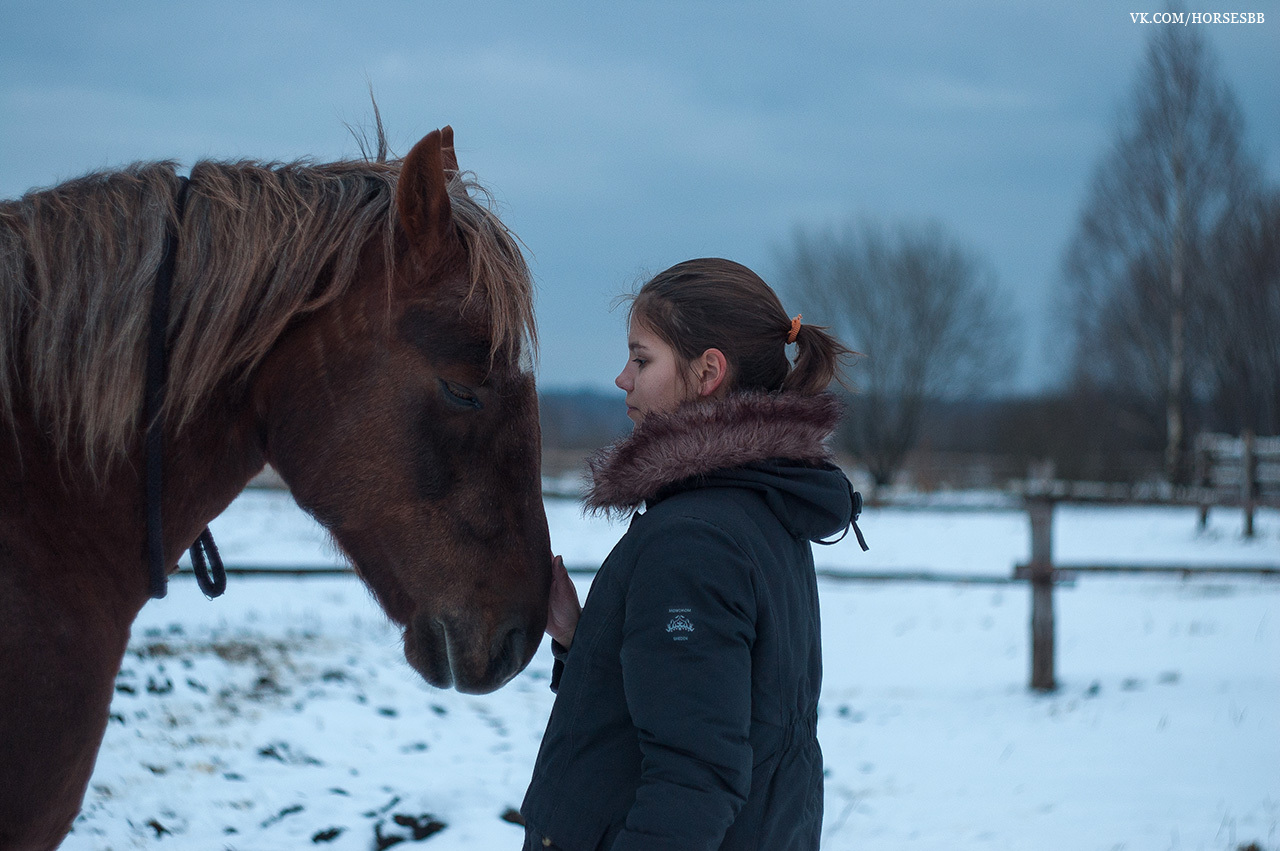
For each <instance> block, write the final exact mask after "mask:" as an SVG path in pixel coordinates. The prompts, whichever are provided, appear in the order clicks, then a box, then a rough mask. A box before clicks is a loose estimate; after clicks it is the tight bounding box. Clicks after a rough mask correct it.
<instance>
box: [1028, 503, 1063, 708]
mask: <svg viewBox="0 0 1280 851" xmlns="http://www.w3.org/2000/svg"><path fill="white" fill-rule="evenodd" d="M1027 514H1028V516H1029V517H1030V520H1031V570H1030V580H1031V688H1032V689H1033V690H1035V691H1041V692H1050V691H1054V690H1055V689H1057V687H1058V684H1057V682H1056V680H1055V678H1054V670H1053V657H1054V648H1053V499H1052V497H1049V496H1037V497H1032V498H1031V499H1029V500H1028V501H1027Z"/></svg>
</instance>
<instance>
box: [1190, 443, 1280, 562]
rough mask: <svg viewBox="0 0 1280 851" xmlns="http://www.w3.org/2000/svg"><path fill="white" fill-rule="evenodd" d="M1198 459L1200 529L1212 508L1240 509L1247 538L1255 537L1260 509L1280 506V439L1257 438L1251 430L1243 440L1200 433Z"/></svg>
mask: <svg viewBox="0 0 1280 851" xmlns="http://www.w3.org/2000/svg"><path fill="white" fill-rule="evenodd" d="M1195 457H1196V465H1195V466H1196V485H1197V487H1198V489H1199V492H1200V528H1202V529H1203V528H1204V526H1205V524H1206V523H1208V521H1209V509H1210V508H1211V507H1212V506H1215V505H1232V506H1240V507H1241V508H1242V509H1243V510H1244V534H1245V537H1246V538H1252V537H1253V515H1254V512H1255V511H1256V510H1257V508H1258V506H1259V505H1269V506H1280V437H1255V436H1254V434H1253V432H1250V431H1246V432H1245V433H1244V434H1243V435H1242V436H1240V437H1232V436H1231V435H1229V434H1201V435H1200V436H1198V437H1197V438H1196V456H1195Z"/></svg>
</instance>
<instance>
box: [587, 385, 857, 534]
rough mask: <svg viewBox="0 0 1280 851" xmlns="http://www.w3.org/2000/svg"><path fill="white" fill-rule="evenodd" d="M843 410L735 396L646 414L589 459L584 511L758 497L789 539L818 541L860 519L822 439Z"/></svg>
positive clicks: (795, 398) (795, 399) (818, 398)
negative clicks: (725, 493)
mask: <svg viewBox="0 0 1280 851" xmlns="http://www.w3.org/2000/svg"><path fill="white" fill-rule="evenodd" d="M841 413H842V408H841V405H840V402H839V400H838V399H837V398H836V397H835V396H833V395H832V394H830V393H819V394H816V395H812V396H802V395H799V394H796V393H778V394H764V393H734V394H730V395H729V396H726V397H725V398H723V399H719V400H714V401H699V402H692V403H687V404H685V405H682V406H680V407H679V408H677V409H676V410H674V411H672V412H670V413H665V414H649V415H648V416H646V417H645V418H644V421H643V422H642V423H641V424H640V425H638V426H636V428H635V430H634V431H633V432H632V433H631V435H630V436H629V437H626V438H624V439H623V440H621V441H619V442H618V443H615V444H613V445H612V446H610V447H608V448H606V449H604V450H602V451H601V452H599V453H597V454H596V455H595V456H593V457H592V458H591V459H589V460H588V462H587V463H588V466H589V467H590V470H591V479H592V484H591V488H590V490H589V491H588V493H587V498H586V507H587V509H588V510H589V511H594V512H617V513H622V514H625V513H628V512H631V511H635V510H636V509H638V508H639V507H640V506H641V504H643V503H646V502H648V503H653V502H655V501H658V500H661V499H663V498H664V497H666V496H669V495H671V494H672V493H675V492H678V491H681V490H686V489H689V488H695V487H717V486H733V487H745V488H749V489H751V490H756V491H758V492H760V493H761V494H762V495H763V496H764V498H765V500H766V502H767V503H768V504H769V506H770V508H771V509H772V510H773V512H774V514H776V515H777V516H778V519H779V520H780V521H781V522H782V523H783V525H784V526H785V527H786V528H787V530H788V531H789V532H790V533H791V534H793V535H797V536H803V537H805V538H808V539H810V540H817V539H819V538H823V537H826V536H829V535H832V534H836V533H838V532H840V531H841V530H842V529H844V528H846V527H847V526H848V525H849V524H850V522H851V521H853V520H854V519H856V517H857V513H856V511H857V508H856V507H855V504H854V503H855V501H860V500H856V498H855V496H854V493H853V489H852V487H851V486H850V485H849V481H848V479H846V478H845V476H844V474H843V473H842V472H840V470H839V469H838V468H837V467H835V466H834V465H833V464H832V463H831V461H832V458H831V452H830V450H829V448H828V447H827V440H828V438H829V437H830V436H831V434H832V432H834V431H835V428H836V425H837V424H838V423H839V421H840V415H841Z"/></svg>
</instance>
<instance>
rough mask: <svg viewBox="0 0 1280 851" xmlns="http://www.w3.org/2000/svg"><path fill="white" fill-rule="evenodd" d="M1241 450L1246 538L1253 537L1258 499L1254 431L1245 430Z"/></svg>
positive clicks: (1241, 492) (1242, 499) (1241, 484)
mask: <svg viewBox="0 0 1280 851" xmlns="http://www.w3.org/2000/svg"><path fill="white" fill-rule="evenodd" d="M1241 442H1242V443H1243V444H1244V446H1243V447H1242V448H1241V450H1240V488H1241V490H1240V502H1241V504H1242V505H1243V506H1244V536H1245V537H1246V538H1252V537H1253V512H1254V509H1255V508H1256V507H1257V499H1258V487H1257V481H1258V459H1257V458H1256V457H1255V455H1254V451H1253V449H1254V446H1253V430H1252V429H1245V432H1244V438H1243V440H1242V441H1241Z"/></svg>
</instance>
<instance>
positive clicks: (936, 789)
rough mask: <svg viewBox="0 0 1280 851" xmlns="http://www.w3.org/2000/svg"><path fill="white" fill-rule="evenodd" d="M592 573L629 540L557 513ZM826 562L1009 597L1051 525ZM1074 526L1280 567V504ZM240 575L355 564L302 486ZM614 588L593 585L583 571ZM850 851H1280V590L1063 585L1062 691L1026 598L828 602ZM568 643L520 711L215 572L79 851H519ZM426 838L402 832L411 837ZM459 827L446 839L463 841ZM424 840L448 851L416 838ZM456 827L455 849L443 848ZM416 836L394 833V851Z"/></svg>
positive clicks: (1017, 520)
mask: <svg viewBox="0 0 1280 851" xmlns="http://www.w3.org/2000/svg"><path fill="white" fill-rule="evenodd" d="M547 511H548V519H549V522H550V524H551V529H552V540H553V543H554V546H555V548H556V551H557V552H559V553H561V554H563V555H564V557H565V561H566V563H568V564H569V565H570V566H576V567H578V568H580V569H584V568H588V567H590V566H592V565H597V564H599V562H600V561H601V560H602V559H603V557H604V555H605V554H606V553H607V552H608V550H609V548H610V547H611V546H612V544H613V543H614V541H616V540H617V538H618V537H619V536H620V535H621V533H622V531H623V530H624V528H625V526H624V525H623V524H619V523H616V522H610V521H608V520H604V519H598V518H594V519H593V518H584V517H583V516H582V513H581V510H580V508H579V506H578V504H577V503H576V502H573V501H571V500H560V499H551V500H548V504H547ZM860 525H861V526H862V528H863V530H864V531H865V533H866V536H867V538H868V541H869V543H870V544H871V546H872V549H871V551H870V552H868V553H862V552H861V551H859V550H858V548H857V545H856V543H854V542H853V541H852V538H850V539H848V540H845V541H842V542H841V543H839V544H836V545H834V546H832V547H819V548H815V558H816V560H817V562H818V564H819V566H820V568H823V569H824V570H826V571H829V572H830V573H832V574H839V573H841V572H847V571H851V570H857V571H891V570H912V571H916V570H927V571H929V572H933V573H946V574H952V575H954V576H956V577H960V578H972V577H987V578H989V579H990V580H998V579H1004V578H1007V577H1009V575H1010V574H1011V572H1012V568H1013V566H1014V565H1015V564H1018V563H1020V562H1022V561H1025V560H1026V558H1027V553H1028V549H1029V547H1028V540H1027V537H1028V533H1027V521H1026V516H1025V515H1024V514H1022V513H1020V512H1017V511H1013V510H1009V509H1000V508H994V509H989V510H980V511H964V512H960V511H952V510H945V509H930V508H920V509H912V510H902V509H889V508H886V509H871V510H868V511H866V512H865V513H864V515H863V518H862V521H861V522H860ZM1257 528H1258V535H1257V537H1255V538H1254V539H1253V540H1251V541H1246V540H1245V539H1243V538H1242V537H1241V520H1240V516H1239V512H1238V511H1230V510H1227V509H1222V510H1218V511H1215V512H1214V513H1213V515H1212V516H1211V522H1210V526H1209V528H1208V529H1207V530H1206V531H1205V532H1203V533H1197V531H1196V528H1195V511H1194V509H1169V508H1150V507H1148V508H1121V507H1107V508H1089V507H1081V506H1062V507H1060V508H1059V510H1058V514H1057V519H1056V521H1055V528H1054V534H1055V548H1054V550H1055V558H1056V560H1057V561H1058V562H1060V563H1064V564H1065V563H1069V562H1074V563H1088V562H1105V563H1119V564H1125V563H1128V564H1152V563H1161V562H1165V563H1170V564H1230V565H1241V564H1254V565H1263V564H1271V565H1275V564H1280V512H1275V511H1264V512H1262V513H1261V514H1260V515H1259V516H1258V518H1257ZM213 532H214V535H215V537H216V538H217V540H218V543H219V546H220V547H221V549H222V551H223V554H224V557H225V558H226V560H227V563H228V564H229V565H235V564H252V565H259V566H269V565H277V566H286V565H299V564H309V565H318V566H328V565H336V564H340V563H341V561H340V558H339V556H338V555H337V553H336V551H335V550H334V549H333V547H332V546H331V545H330V544H328V543H327V539H326V536H325V534H324V532H323V530H321V529H320V528H319V527H317V526H316V525H315V524H314V522H313V521H311V520H310V519H309V518H307V517H306V516H305V515H304V514H303V513H302V512H301V511H299V510H298V509H297V508H296V507H295V506H293V504H292V503H291V502H290V501H289V499H288V496H287V495H286V494H283V493H279V492H270V491H250V492H247V493H245V494H244V495H242V496H241V497H240V498H239V499H238V500H237V501H236V502H235V503H234V504H233V505H232V506H231V508H230V509H229V510H228V511H227V512H226V513H225V514H224V515H223V517H221V518H219V519H218V520H217V521H216V522H215V523H214V525H213ZM575 581H576V582H577V584H578V587H579V591H580V593H582V594H585V592H586V589H587V587H588V586H589V583H590V581H591V576H590V574H589V573H586V572H583V573H577V574H575ZM820 593H821V598H822V615H823V624H824V626H823V630H824V646H825V680H824V691H823V700H822V705H821V712H820V720H819V729H818V733H819V738H820V739H821V741H822V745H823V749H824V753H825V756H826V764H827V772H828V777H827V784H826V819H825V823H824V842H823V847H824V849H832V851H838V849H855V848H857V849H960V851H966V849H974V850H975V851H976V849H1032V848H1034V849H1064V850H1065V849H1071V851H1075V849H1104V850H1105V851H1111V850H1112V849H1126V851H1136V850H1137V849H1161V850H1162V851H1163V849H1231V851H1234V849H1236V848H1237V846H1238V845H1242V844H1247V843H1249V842H1256V843H1258V844H1259V846H1260V847H1262V848H1265V849H1277V848H1280V581H1277V580H1276V579H1274V578H1265V577H1257V576H1246V575H1239V576H1228V577H1223V576H1212V577H1205V578H1194V579H1183V578H1179V577H1177V576H1157V577H1139V578H1134V577H1127V576H1123V575H1121V576H1119V577H1115V576H1087V577H1083V578H1081V579H1079V581H1077V582H1076V583H1075V584H1074V585H1070V586H1064V587H1060V588H1059V589H1058V591H1057V592H1056V593H1055V603H1056V615H1057V648H1058V649H1057V663H1058V677H1059V681H1060V688H1059V690H1058V691H1057V692H1055V693H1053V694H1050V695H1037V694H1034V693H1032V692H1030V691H1028V690H1027V688H1026V684H1027V678H1028V666H1029V661H1028V655H1029V651H1028V621H1029V592H1028V590H1027V588H1026V586H1025V585H1023V584H1018V583H1007V584H974V583H964V582H956V583H950V582H944V583H906V582H877V583H869V582H856V581H847V580H842V579H839V578H831V577H824V578H823V579H821V580H820ZM550 667H551V659H550V655H549V653H548V652H547V649H546V647H545V646H544V647H543V648H542V649H540V650H539V652H538V655H537V656H536V657H535V658H534V660H533V662H532V663H531V664H530V665H529V667H528V668H527V669H526V670H525V671H524V672H523V673H522V674H521V675H520V676H518V677H517V678H516V679H515V680H514V681H513V682H512V683H511V684H510V685H508V686H507V687H506V688H504V689H502V690H500V691H499V692H496V693H494V694H492V695H486V696H479V697H477V696H467V695H460V694H457V693H455V692H445V691H440V690H437V689H433V688H431V687H429V686H427V685H426V684H425V683H424V682H423V681H422V680H421V679H420V678H419V677H418V676H417V675H416V674H415V673H414V672H413V671H412V670H411V669H410V668H409V667H408V665H407V663H406V662H405V661H404V659H403V656H402V654H401V647H400V643H399V634H398V630H396V629H394V628H393V627H392V626H391V625H390V624H389V623H388V622H387V620H386V618H385V616H384V615H383V614H382V612H381V610H379V609H378V608H377V606H376V605H375V604H374V603H373V602H372V600H371V599H370V596H369V594H368V593H367V591H366V590H365V589H364V588H363V586H362V585H360V583H359V582H358V580H356V579H355V578H354V576H352V575H350V574H339V575H329V576H318V577H288V576H270V575H266V576H232V577H231V580H230V583H229V588H228V591H227V593H226V595H225V596H224V597H222V598H219V599H218V600H216V601H213V602H209V601H206V600H205V599H204V598H203V597H202V596H201V595H200V593H199V591H198V589H197V588H196V587H195V583H194V582H193V581H192V579H191V577H190V576H186V575H184V576H179V577H176V578H174V579H173V581H172V582H171V584H170V592H169V596H168V597H166V598H165V599H163V600H159V601H153V602H151V603H149V604H148V605H147V606H146V607H145V608H144V609H143V611H142V613H141V615H140V616H139V618H138V621H137V622H136V624H135V626H134V630H133V638H132V641H131V643H130V648H129V652H128V654H127V655H126V658H125V661H124V664H123V667H122V670H121V673H120V676H119V678H118V683H117V685H118V688H117V694H116V699H115V701H114V703H113V705H112V712H113V718H112V721H111V723H110V724H109V726H108V730H107V735H106V738H105V741H104V743H103V747H102V750H101V753H100V756H99V759H98V764H97V767H96V769H95V773H94V776H93V779H92V781H91V783H90V788H89V791H88V793H87V795H86V797H85V803H84V809H83V812H82V815H81V816H80V818H79V819H78V820H77V822H76V825H75V830H74V832H73V834H72V835H71V836H70V837H69V838H68V839H67V841H66V843H65V844H64V846H63V847H64V848H66V849H73V850H74V851H79V849H93V851H101V849H128V848H184V849H185V848H196V849H221V848H230V849H240V851H257V849H276V848H281V849H283V848H298V847H315V848H333V849H369V848H374V847H376V845H375V842H376V837H377V836H379V835H380V836H383V837H394V836H403V837H405V842H404V843H403V844H402V845H401V846H400V847H404V848H417V847H423V848H430V849H433V851H441V850H442V849H502V848H513V849H514V848H518V847H520V842H521V836H522V834H521V829H520V828H519V827H517V826H515V825H513V824H511V823H509V822H507V821H504V820H503V819H502V818H501V816H502V814H503V813H504V811H506V810H507V809H508V808H514V807H518V806H519V804H520V800H521V798H522V796H523V793H524V787H525V784H526V783H527V782H528V778H529V773H530V770H531V768H532V765H533V760H534V757H535V755H536V753H537V747H538V742H539V739H540V737H541V734H542V730H543V727H544V725H545V723H546V718H547V715H548V713H549V711H550V708H551V703H552V700H553V697H554V696H553V695H552V694H551V692H550V691H549V689H548V688H547V682H548V678H549V673H550ZM397 817H398V821H397ZM433 822H437V823H442V824H443V825H444V827H443V829H439V828H438V825H437V824H433ZM415 829H416V830H417V832H418V834H419V835H421V836H423V838H422V839H421V840H419V841H415V840H413V839H412V836H413V834H414V832H415ZM433 830H434V831H436V832H432V831H433ZM386 841H389V840H386Z"/></svg>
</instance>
